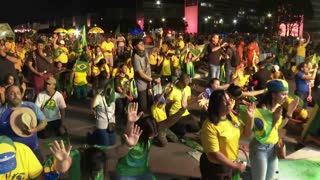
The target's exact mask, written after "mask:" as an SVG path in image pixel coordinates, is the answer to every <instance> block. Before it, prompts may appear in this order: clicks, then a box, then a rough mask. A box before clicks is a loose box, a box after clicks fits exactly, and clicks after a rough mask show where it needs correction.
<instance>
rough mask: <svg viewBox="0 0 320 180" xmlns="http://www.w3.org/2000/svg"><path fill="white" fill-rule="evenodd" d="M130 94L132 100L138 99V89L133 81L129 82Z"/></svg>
mask: <svg viewBox="0 0 320 180" xmlns="http://www.w3.org/2000/svg"><path fill="white" fill-rule="evenodd" d="M130 93H131V95H132V96H133V97H134V98H138V88H137V84H136V81H135V80H134V79H132V80H130Z"/></svg>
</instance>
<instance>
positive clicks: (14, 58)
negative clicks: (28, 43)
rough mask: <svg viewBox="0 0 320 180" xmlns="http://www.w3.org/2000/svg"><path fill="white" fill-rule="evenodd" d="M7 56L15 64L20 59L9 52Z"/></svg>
mask: <svg viewBox="0 0 320 180" xmlns="http://www.w3.org/2000/svg"><path fill="white" fill-rule="evenodd" d="M6 58H7V59H8V60H9V61H10V62H12V63H13V64H15V63H17V62H19V59H18V58H16V57H14V56H11V55H9V54H7V55H6Z"/></svg>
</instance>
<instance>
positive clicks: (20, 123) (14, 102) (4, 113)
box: [0, 85, 47, 162]
mask: <svg viewBox="0 0 320 180" xmlns="http://www.w3.org/2000/svg"><path fill="white" fill-rule="evenodd" d="M6 102H7V103H6V104H5V105H4V106H3V107H1V109H0V134H1V135H6V136H8V137H9V138H11V139H12V140H13V141H17V142H21V143H23V144H26V145H27V146H29V147H30V149H31V150H32V151H33V152H34V154H35V155H36V156H37V158H38V159H39V161H40V162H43V157H42V154H41V152H40V149H39V143H38V137H37V132H39V131H41V130H43V129H44V128H45V127H46V126H47V120H46V117H45V116H44V114H43V113H42V112H41V110H40V109H39V108H38V107H37V106H36V105H35V104H34V103H33V102H28V101H22V95H21V91H20V88H19V87H18V86H15V85H12V86H9V87H8V88H7V89H6Z"/></svg>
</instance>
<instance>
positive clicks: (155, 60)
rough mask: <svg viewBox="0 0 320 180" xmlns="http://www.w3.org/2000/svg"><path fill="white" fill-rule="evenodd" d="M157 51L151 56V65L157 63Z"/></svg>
mask: <svg viewBox="0 0 320 180" xmlns="http://www.w3.org/2000/svg"><path fill="white" fill-rule="evenodd" d="M157 57H158V55H157V53H151V54H150V56H149V64H150V65H154V66H155V65H157Z"/></svg>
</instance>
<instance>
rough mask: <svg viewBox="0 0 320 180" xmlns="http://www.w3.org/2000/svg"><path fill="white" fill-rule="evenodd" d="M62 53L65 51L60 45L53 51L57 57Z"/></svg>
mask: <svg viewBox="0 0 320 180" xmlns="http://www.w3.org/2000/svg"><path fill="white" fill-rule="evenodd" d="M62 53H63V49H62V48H60V47H58V48H57V49H55V50H54V51H53V56H54V57H55V58H57V57H59V56H60V55H61V54H62Z"/></svg>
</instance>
